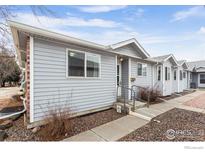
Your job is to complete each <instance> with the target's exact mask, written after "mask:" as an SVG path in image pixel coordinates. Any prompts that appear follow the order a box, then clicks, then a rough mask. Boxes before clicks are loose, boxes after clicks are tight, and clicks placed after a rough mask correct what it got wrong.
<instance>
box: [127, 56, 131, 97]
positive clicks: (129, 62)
mask: <svg viewBox="0 0 205 154" xmlns="http://www.w3.org/2000/svg"><path fill="white" fill-rule="evenodd" d="M131 65H132V64H131V58H129V59H128V87H129V88H131V86H132V85H131V81H130V78H131V67H132V66H131ZM128 94H129V95H128V96H129V97H130V98H129V99H131V91H130V90H129V93H128Z"/></svg>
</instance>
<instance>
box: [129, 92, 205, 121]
mask: <svg viewBox="0 0 205 154" xmlns="http://www.w3.org/2000/svg"><path fill="white" fill-rule="evenodd" d="M204 94H205V91H200V90H197V91H196V92H194V93H191V94H187V95H184V96H181V97H177V98H174V99H171V100H168V101H166V102H164V103H159V104H154V105H150V107H149V108H140V109H137V110H136V112H131V113H130V114H131V115H133V116H137V117H139V118H142V119H146V120H151V119H152V118H154V117H156V116H158V115H160V114H162V113H164V112H166V111H168V110H171V109H173V108H181V109H185V110H190V111H195V112H201V113H205V108H204V109H200V108H196V107H191V106H188V105H186V102H187V101H191V100H195V99H197V98H198V97H200V96H201V95H204Z"/></svg>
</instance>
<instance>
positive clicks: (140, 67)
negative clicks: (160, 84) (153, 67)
mask: <svg viewBox="0 0 205 154" xmlns="http://www.w3.org/2000/svg"><path fill="white" fill-rule="evenodd" d="M137 75H138V76H147V64H141V63H137Z"/></svg>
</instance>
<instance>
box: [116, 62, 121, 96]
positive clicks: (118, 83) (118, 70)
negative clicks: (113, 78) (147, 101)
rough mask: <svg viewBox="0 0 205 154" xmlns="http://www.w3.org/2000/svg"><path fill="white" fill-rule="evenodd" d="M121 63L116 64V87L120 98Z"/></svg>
mask: <svg viewBox="0 0 205 154" xmlns="http://www.w3.org/2000/svg"><path fill="white" fill-rule="evenodd" d="M121 69H122V67H121V62H118V64H117V86H118V96H121V87H120V86H121V85H122V77H121V74H122V73H121V72H122V71H121Z"/></svg>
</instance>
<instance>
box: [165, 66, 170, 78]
mask: <svg viewBox="0 0 205 154" xmlns="http://www.w3.org/2000/svg"><path fill="white" fill-rule="evenodd" d="M165 80H166V81H168V80H170V68H169V67H165Z"/></svg>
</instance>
